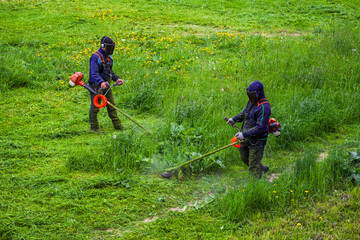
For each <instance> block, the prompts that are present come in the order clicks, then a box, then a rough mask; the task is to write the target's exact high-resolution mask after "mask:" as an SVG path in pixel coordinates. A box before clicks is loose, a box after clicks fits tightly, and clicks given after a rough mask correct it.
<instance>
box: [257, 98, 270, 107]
mask: <svg viewBox="0 0 360 240" xmlns="http://www.w3.org/2000/svg"><path fill="white" fill-rule="evenodd" d="M264 103H268V104H269V105H270V103H269V101H268V100H267V99H266V98H263V99H260V100H259V101H257V106H261V105H263V104H264Z"/></svg>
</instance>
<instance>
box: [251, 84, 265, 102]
mask: <svg viewBox="0 0 360 240" xmlns="http://www.w3.org/2000/svg"><path fill="white" fill-rule="evenodd" d="M248 90H249V91H251V92H253V91H257V93H256V98H257V100H260V99H262V98H265V92H264V86H263V84H262V83H261V82H260V81H255V82H252V83H251V84H250V85H249V87H248Z"/></svg>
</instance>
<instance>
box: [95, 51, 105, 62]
mask: <svg viewBox="0 0 360 240" xmlns="http://www.w3.org/2000/svg"><path fill="white" fill-rule="evenodd" d="M94 54H96V55H98V56H99V58H100V59H101V63H105V59H104V57H103V55H102V54H101V53H99V52H98V51H96V52H94Z"/></svg>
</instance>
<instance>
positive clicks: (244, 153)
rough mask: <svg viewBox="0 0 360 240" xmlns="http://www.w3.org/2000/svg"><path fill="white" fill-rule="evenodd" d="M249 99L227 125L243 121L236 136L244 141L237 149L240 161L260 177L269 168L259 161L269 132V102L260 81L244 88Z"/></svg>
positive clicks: (254, 174)
mask: <svg viewBox="0 0 360 240" xmlns="http://www.w3.org/2000/svg"><path fill="white" fill-rule="evenodd" d="M246 94H247V96H248V98H249V101H248V103H247V105H246V107H245V109H244V110H243V111H242V112H240V113H239V114H238V115H236V116H234V117H233V118H230V119H229V120H228V122H227V123H228V124H229V125H234V124H235V123H236V122H243V126H242V128H241V132H238V133H237V134H236V138H237V139H239V140H242V141H244V142H243V143H242V144H241V146H240V148H239V150H240V157H241V159H242V161H243V162H244V163H245V164H246V165H247V166H249V171H250V174H251V175H253V176H256V177H259V178H261V176H262V174H263V173H266V172H267V171H268V170H269V167H268V166H265V165H263V164H262V163H261V160H262V157H263V154H264V148H265V145H266V142H267V136H268V134H269V128H268V123H269V118H270V115H271V107H270V103H269V102H268V100H267V99H266V97H265V92H264V86H263V84H262V83H261V82H260V81H255V82H252V83H251V84H250V85H249V87H248V88H247V89H246Z"/></svg>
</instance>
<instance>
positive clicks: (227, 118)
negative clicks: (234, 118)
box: [224, 116, 241, 132]
mask: <svg viewBox="0 0 360 240" xmlns="http://www.w3.org/2000/svg"><path fill="white" fill-rule="evenodd" d="M229 119H230V118H229V117H228V116H226V117H225V119H224V120H225V121H226V123H227V122H228V121H229ZM228 124H229V123H228ZM229 125H230V126H232V127H234V128H236V129H237V130H239V132H241V130H240V128H239V127H238V126H236V125H235V123H234V124H229Z"/></svg>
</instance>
